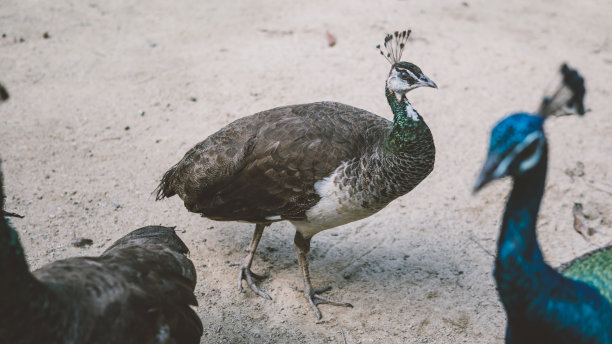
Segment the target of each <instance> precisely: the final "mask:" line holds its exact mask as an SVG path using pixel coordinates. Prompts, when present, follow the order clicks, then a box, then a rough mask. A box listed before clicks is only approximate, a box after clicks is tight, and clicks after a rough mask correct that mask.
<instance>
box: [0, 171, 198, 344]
mask: <svg viewBox="0 0 612 344" xmlns="http://www.w3.org/2000/svg"><path fill="white" fill-rule="evenodd" d="M0 190H2V197H0V208H3V206H4V190H3V187H2V173H1V171H0ZM187 252H188V249H187V247H186V246H185V244H184V243H183V242H182V241H181V239H179V237H178V236H177V235H176V233H175V232H174V229H172V228H168V227H161V226H148V227H143V228H140V229H137V230H135V231H133V232H131V233H130V234H128V235H126V236H124V237H123V238H121V239H119V240H118V241H117V242H115V243H114V244H113V245H112V246H111V247H109V248H108V249H107V250H106V251H104V253H102V255H101V256H99V257H79V258H69V259H64V260H59V261H56V262H53V263H51V264H48V265H46V266H44V267H42V268H40V269H38V270H36V271H34V272H30V271H29V269H28V265H27V263H26V260H25V257H24V252H23V247H22V246H21V244H20V241H19V237H18V235H17V232H16V231H15V229H13V228H12V227H11V224H10V223H9V222H8V220H7V219H6V218H5V217H4V216H3V217H2V219H1V220H0V274H1V275H2V278H0V343H12V344H18V343H100V344H102V343H104V344H107V343H139V344H140V343H165V344H171V343H172V344H180V343H199V342H200V337H201V335H202V331H203V329H202V323H201V321H200V319H199V318H198V316H197V314H196V313H195V312H194V310H193V309H192V308H191V307H190V305H194V306H195V305H196V304H197V301H196V298H195V296H194V294H193V290H194V287H195V284H196V272H195V268H194V266H193V264H192V263H191V261H190V260H189V259H188V258H187V257H186V256H185V254H186V253H187Z"/></svg>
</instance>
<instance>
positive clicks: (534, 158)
mask: <svg viewBox="0 0 612 344" xmlns="http://www.w3.org/2000/svg"><path fill="white" fill-rule="evenodd" d="M535 140H540V141H539V142H538V147H537V149H536V151H535V153H533V154H532V155H531V156H530V157H529V158H528V159H527V160H525V161H523V162H521V164H520V165H519V171H520V172H521V173H522V172H525V171H527V170H529V169H531V168H533V167H534V166H535V165H536V164H537V163H538V161H540V157H541V156H542V145H543V144H544V139H543V138H542V133H540V132H534V133H531V134H529V135H527V137H526V138H525V140H523V142H521V143H520V144H518V145H517V146H516V147H514V149H513V150H512V152H510V154H508V156H506V157H505V158H504V160H502V161H501V162H500V163H499V165H497V168H496V169H495V171H494V172H493V177H494V178H499V177H501V176H503V175H504V174H505V173H506V172H507V170H508V166H510V164H511V163H512V161H513V160H514V159H515V158H516V156H517V155H519V154H520V153H521V152H522V151H523V150H524V149H525V148H527V147H528V146H529V145H530V144H531V143H532V142H533V141H535Z"/></svg>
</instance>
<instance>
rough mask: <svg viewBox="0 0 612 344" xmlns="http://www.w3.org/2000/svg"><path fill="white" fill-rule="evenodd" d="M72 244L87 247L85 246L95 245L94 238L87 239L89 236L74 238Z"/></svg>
mask: <svg viewBox="0 0 612 344" xmlns="http://www.w3.org/2000/svg"><path fill="white" fill-rule="evenodd" d="M70 244H71V245H72V246H74V247H85V246H91V245H93V240H91V239H87V238H83V237H78V238H74V239H72V240H71V241H70Z"/></svg>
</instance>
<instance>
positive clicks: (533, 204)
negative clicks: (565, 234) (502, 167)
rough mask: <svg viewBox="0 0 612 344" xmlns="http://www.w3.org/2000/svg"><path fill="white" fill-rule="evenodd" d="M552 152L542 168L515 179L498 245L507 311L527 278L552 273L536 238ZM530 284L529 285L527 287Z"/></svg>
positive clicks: (497, 277)
mask: <svg viewBox="0 0 612 344" xmlns="http://www.w3.org/2000/svg"><path fill="white" fill-rule="evenodd" d="M547 158H548V148H547V146H546V145H544V147H543V152H542V156H541V158H540V161H539V162H538V164H537V165H536V166H535V167H533V168H532V169H531V170H529V171H527V172H525V174H523V175H521V176H517V177H515V178H514V185H513V188H512V192H511V194H510V198H509V200H508V203H507V204H506V211H505V213H504V217H503V222H502V228H501V233H500V236H499V240H498V242H497V257H496V261H495V271H494V276H495V280H496V281H497V285H498V289H499V293H500V296H501V298H502V301H504V304H505V305H506V307H508V303H510V302H512V300H513V298H514V297H518V295H514V294H515V293H520V290H521V287H523V286H526V285H522V284H525V283H527V282H526V281H525V279H526V278H531V277H534V276H535V275H536V274H534V271H540V272H545V271H548V270H550V267H549V266H548V265H546V263H545V262H544V259H543V257H542V252H541V250H540V246H539V245H538V242H537V236H536V222H537V219H538V211H539V209H540V202H541V200H542V196H543V195H544V187H545V180H546V167H547ZM527 284H529V283H527Z"/></svg>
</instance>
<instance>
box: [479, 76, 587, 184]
mask: <svg viewBox="0 0 612 344" xmlns="http://www.w3.org/2000/svg"><path fill="white" fill-rule="evenodd" d="M561 75H562V77H563V80H562V82H561V85H560V86H559V88H558V89H557V90H556V91H555V92H554V94H553V95H552V96H545V97H544V99H543V100H542V104H541V105H540V108H539V111H538V113H537V114H528V113H516V114H513V115H510V116H508V117H506V118H504V119H503V120H501V121H500V122H499V123H497V124H496V125H495V127H494V128H493V130H492V131H491V143H490V144H489V151H488V153H487V159H486V161H485V163H484V166H483V168H482V171H481V172H480V175H479V176H478V179H477V180H476V185H475V186H474V192H477V191H478V190H480V189H481V188H482V187H483V186H485V185H486V184H488V183H489V182H491V181H493V180H495V179H499V178H502V177H505V176H511V177H519V176H521V175H523V174H525V173H526V172H528V171H530V170H532V169H533V168H534V167H535V166H537V165H538V163H539V162H540V161H541V158H542V156H543V152H544V151H545V149H546V136H545V135H544V121H545V120H546V118H548V117H549V116H554V115H557V114H558V112H559V111H561V110H562V109H563V108H573V110H575V112H576V113H578V114H580V115H583V114H584V104H583V100H584V95H585V92H586V91H585V87H584V79H583V78H582V76H580V74H578V72H577V71H576V70H573V69H571V68H569V67H568V66H567V65H566V64H564V65H562V66H561Z"/></svg>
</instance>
